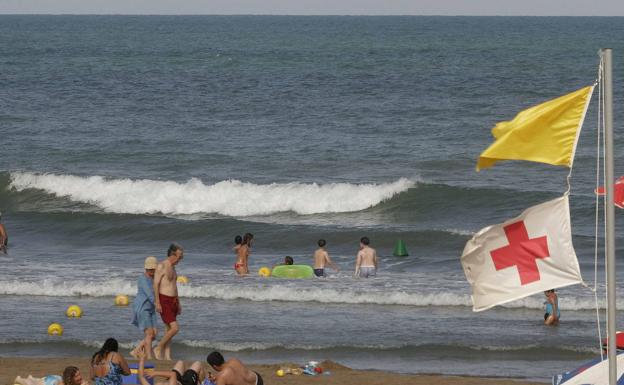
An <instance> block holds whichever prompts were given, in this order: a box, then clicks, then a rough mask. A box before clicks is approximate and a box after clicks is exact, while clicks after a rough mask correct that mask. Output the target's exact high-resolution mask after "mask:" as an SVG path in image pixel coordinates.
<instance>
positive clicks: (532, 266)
mask: <svg viewBox="0 0 624 385" xmlns="http://www.w3.org/2000/svg"><path fill="white" fill-rule="evenodd" d="M503 230H505V235H506V236H507V240H508V241H509V245H507V246H504V247H501V248H499V249H496V250H492V251H491V252H490V255H491V256H492V261H493V262H494V267H496V270H502V269H506V268H508V267H512V266H516V267H517V268H518V273H519V274H520V284H521V285H526V284H528V283H531V282H535V281H539V280H540V273H539V270H538V268H537V261H536V260H537V259H538V258H540V259H541V258H546V257H549V256H550V253H549V252H548V242H547V237H546V236H543V237H539V238H532V239H529V234H528V233H527V230H526V227H525V226H524V221H520V222H516V223H512V224H510V225H507V226H505V227H503Z"/></svg>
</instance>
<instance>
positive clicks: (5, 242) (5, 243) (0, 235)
mask: <svg viewBox="0 0 624 385" xmlns="http://www.w3.org/2000/svg"><path fill="white" fill-rule="evenodd" d="M1 221H2V213H1V212H0V251H2V252H3V253H4V254H6V253H7V248H8V247H9V235H8V234H7V231H6V227H4V225H3V224H2V222H1Z"/></svg>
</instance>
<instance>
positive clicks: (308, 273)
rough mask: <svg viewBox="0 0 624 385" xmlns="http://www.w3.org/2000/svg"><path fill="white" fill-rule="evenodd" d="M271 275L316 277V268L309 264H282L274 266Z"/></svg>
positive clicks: (294, 277)
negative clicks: (313, 268)
mask: <svg viewBox="0 0 624 385" xmlns="http://www.w3.org/2000/svg"><path fill="white" fill-rule="evenodd" d="M271 276H272V277H276V278H290V279H305V278H312V277H314V270H312V267H310V266H308V265H280V266H275V267H274V268H273V271H272V272H271Z"/></svg>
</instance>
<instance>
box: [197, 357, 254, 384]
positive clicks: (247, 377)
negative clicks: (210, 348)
mask: <svg viewBox="0 0 624 385" xmlns="http://www.w3.org/2000/svg"><path fill="white" fill-rule="evenodd" d="M206 361H208V363H209V364H210V366H212V367H213V369H214V370H216V371H217V372H219V373H217V375H216V376H214V377H213V376H212V375H211V374H209V376H208V377H209V378H210V380H211V381H212V382H214V383H215V384H216V385H264V381H263V380H262V377H261V376H260V374H259V373H258V372H254V371H253V370H251V369H248V368H247V367H246V366H245V365H243V363H242V362H240V360H237V359H236V358H230V359H229V360H227V361H225V359H224V358H223V356H222V355H221V353H219V352H212V353H210V354H209V355H208V357H207V358H206Z"/></svg>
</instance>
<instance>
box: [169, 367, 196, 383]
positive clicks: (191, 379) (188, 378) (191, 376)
mask: <svg viewBox="0 0 624 385" xmlns="http://www.w3.org/2000/svg"><path fill="white" fill-rule="evenodd" d="M171 371H172V372H174V373H175V374H176V378H177V380H178V383H180V384H182V385H197V382H198V381H199V375H198V374H197V372H196V371H194V370H193V369H187V370H186V371H185V372H184V374H180V372H178V371H177V370H175V369H171Z"/></svg>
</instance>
